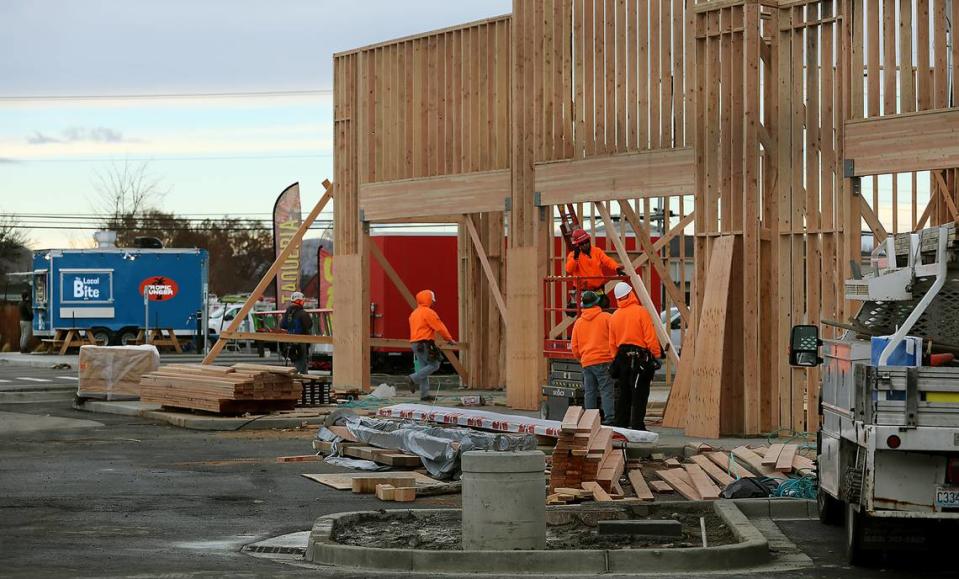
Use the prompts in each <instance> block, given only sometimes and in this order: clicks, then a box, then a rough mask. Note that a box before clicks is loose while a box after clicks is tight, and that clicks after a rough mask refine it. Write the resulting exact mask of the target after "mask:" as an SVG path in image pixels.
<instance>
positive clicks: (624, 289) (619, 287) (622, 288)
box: [613, 281, 633, 299]
mask: <svg viewBox="0 0 959 579" xmlns="http://www.w3.org/2000/svg"><path fill="white" fill-rule="evenodd" d="M631 291H633V286H631V285H629V284H628V283H626V282H624V281H621V282H619V283H618V284H616V287H614V288H613V295H614V296H616V299H622V298H624V297H626V296H628V295H629V292H631Z"/></svg>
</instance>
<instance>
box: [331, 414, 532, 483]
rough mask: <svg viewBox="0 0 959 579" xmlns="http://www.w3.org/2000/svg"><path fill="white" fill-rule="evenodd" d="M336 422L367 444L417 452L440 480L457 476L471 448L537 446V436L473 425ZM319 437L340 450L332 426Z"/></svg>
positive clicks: (363, 420) (361, 419)
mask: <svg viewBox="0 0 959 579" xmlns="http://www.w3.org/2000/svg"><path fill="white" fill-rule="evenodd" d="M336 425H337V426H345V427H346V429H347V430H348V431H349V433H350V435H352V436H353V437H354V438H356V440H358V441H360V442H362V443H364V444H369V445H370V446H375V447H378V448H389V449H394V450H402V451H404V452H408V453H410V454H415V455H416V456H418V457H420V459H421V460H422V461H423V466H425V467H426V470H427V471H429V473H430V475H431V476H433V477H434V478H439V479H449V478H452V477H454V476H456V475H457V474H458V473H459V471H460V456H461V454H462V453H464V452H467V451H470V450H496V451H512V450H535V449H536V437H535V436H533V435H532V434H525V433H521V434H500V433H494V432H480V431H477V430H472V429H469V428H455V427H454V428H450V427H445V428H444V427H437V426H428V425H424V424H416V423H413V422H400V421H396V420H384V419H381V418H369V417H361V416H356V415H351V414H344V415H342V416H340V417H339V418H338V419H337V424H336ZM331 436H333V438H332V439H331V438H330V437H331ZM316 437H317V438H318V439H320V440H325V441H328V442H333V450H334V454H336V453H337V451H338V450H339V449H338V448H337V446H338V445H337V442H338V440H337V439H336V435H334V434H333V433H332V432H330V431H329V430H328V429H326V428H321V429H320V430H319V431H318V432H317V435H316Z"/></svg>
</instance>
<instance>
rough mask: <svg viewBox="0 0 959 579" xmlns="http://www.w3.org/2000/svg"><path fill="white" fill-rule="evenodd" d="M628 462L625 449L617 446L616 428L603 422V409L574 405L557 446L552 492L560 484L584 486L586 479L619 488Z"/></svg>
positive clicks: (608, 489)
mask: <svg viewBox="0 0 959 579" xmlns="http://www.w3.org/2000/svg"><path fill="white" fill-rule="evenodd" d="M625 466H626V459H625V457H624V456H623V453H622V452H621V451H615V450H613V431H612V429H610V428H606V427H603V426H601V425H600V416H599V410H586V411H584V410H583V409H582V407H579V406H570V407H569V409H567V411H566V415H565V416H564V417H563V422H562V426H561V432H560V435H559V439H558V441H557V442H556V447H555V448H554V449H553V455H552V462H551V468H550V477H549V489H550V494H556V493H555V489H557V488H566V489H569V488H572V489H579V488H583V486H584V483H596V484H598V485H599V487H600V488H601V489H602V490H603V491H605V492H607V493H609V492H615V491H616V490H617V487H618V485H619V479H620V477H622V475H623V470H624V468H625ZM587 490H588V489H587Z"/></svg>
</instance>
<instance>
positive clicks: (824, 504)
mask: <svg viewBox="0 0 959 579" xmlns="http://www.w3.org/2000/svg"><path fill="white" fill-rule="evenodd" d="M819 472H822V471H819ZM816 507H817V508H816V510H818V511H819V521H820V522H821V523H823V524H825V525H838V524H840V523H841V522H842V501H840V500H839V499H836V498H833V496H832V495H830V494H829V493H827V492H826V491H824V490H822V489H819V492H818V493H816Z"/></svg>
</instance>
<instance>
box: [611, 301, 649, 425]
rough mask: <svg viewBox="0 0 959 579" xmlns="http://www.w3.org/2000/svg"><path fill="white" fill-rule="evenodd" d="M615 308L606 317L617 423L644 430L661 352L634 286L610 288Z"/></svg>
mask: <svg viewBox="0 0 959 579" xmlns="http://www.w3.org/2000/svg"><path fill="white" fill-rule="evenodd" d="M613 295H614V296H616V302H617V305H618V309H617V310H616V311H615V312H614V313H613V315H612V316H611V317H610V320H609V348H610V350H611V351H612V352H613V353H614V358H613V363H612V364H611V365H610V374H611V375H612V376H613V378H615V379H616V390H617V393H618V397H617V400H616V420H615V424H616V426H619V427H621V428H631V429H633V430H646V404H647V403H648V402H649V384H650V382H652V380H653V375H654V374H655V373H656V370H657V369H659V367H660V363H659V357H660V356H661V355H662V351H661V349H660V347H659V339H658V338H657V337H656V330H655V329H654V328H653V322H652V318H650V316H649V312H648V311H646V308H644V307H642V306H641V305H639V301H638V300H637V299H636V294H634V293H633V288H632V286H630V285H629V284H628V283H624V282H619V283H618V284H616V287H615V288H613Z"/></svg>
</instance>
